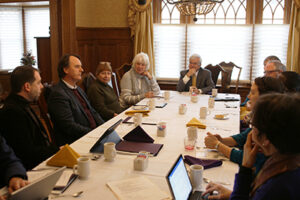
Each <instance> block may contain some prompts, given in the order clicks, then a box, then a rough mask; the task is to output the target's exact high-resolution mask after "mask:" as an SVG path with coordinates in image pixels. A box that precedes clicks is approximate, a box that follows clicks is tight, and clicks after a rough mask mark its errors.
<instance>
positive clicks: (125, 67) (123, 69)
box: [116, 63, 131, 82]
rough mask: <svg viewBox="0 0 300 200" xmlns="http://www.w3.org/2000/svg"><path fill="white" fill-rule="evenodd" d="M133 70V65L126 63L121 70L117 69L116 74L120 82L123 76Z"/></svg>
mask: <svg viewBox="0 0 300 200" xmlns="http://www.w3.org/2000/svg"><path fill="white" fill-rule="evenodd" d="M130 69H131V64H128V63H125V64H123V65H122V66H121V67H120V68H117V69H116V74H117V78H118V80H119V82H120V81H121V79H122V77H123V75H124V74H125V73H126V72H128V71H129V70H130Z"/></svg>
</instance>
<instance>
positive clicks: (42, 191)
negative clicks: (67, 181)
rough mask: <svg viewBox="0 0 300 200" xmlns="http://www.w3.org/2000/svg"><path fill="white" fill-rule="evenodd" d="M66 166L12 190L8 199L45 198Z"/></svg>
mask: <svg viewBox="0 0 300 200" xmlns="http://www.w3.org/2000/svg"><path fill="white" fill-rule="evenodd" d="M65 169H66V167H61V168H59V169H57V170H55V171H53V172H51V173H49V174H47V175H46V176H43V177H41V178H39V179H37V180H36V181H34V182H32V183H30V184H28V185H26V186H25V187H23V188H21V189H19V190H17V191H15V192H13V193H12V194H11V195H10V196H9V198H8V199H9V200H43V199H47V198H48V195H49V194H50V192H51V190H52V189H53V188H54V186H55V184H56V182H57V181H58V179H59V177H60V176H61V175H62V173H63V171H64V170H65Z"/></svg>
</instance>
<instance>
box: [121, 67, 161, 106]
mask: <svg viewBox="0 0 300 200" xmlns="http://www.w3.org/2000/svg"><path fill="white" fill-rule="evenodd" d="M150 91H152V92H153V93H154V95H158V94H159V93H160V88H159V85H158V84H157V82H156V80H155V79H154V77H153V78H152V79H151V80H149V79H148V77H146V76H143V75H140V74H138V73H136V72H135V70H134V68H131V69H130V70H129V71H128V72H126V73H125V74H124V76H123V77H122V80H121V95H120V104H121V106H122V107H123V108H127V107H129V106H132V105H134V104H136V103H138V102H139V101H141V100H142V99H144V98H145V93H147V92H150Z"/></svg>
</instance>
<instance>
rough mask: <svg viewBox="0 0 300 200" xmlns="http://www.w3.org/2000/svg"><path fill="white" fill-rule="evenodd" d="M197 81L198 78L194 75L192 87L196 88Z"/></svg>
mask: <svg viewBox="0 0 300 200" xmlns="http://www.w3.org/2000/svg"><path fill="white" fill-rule="evenodd" d="M196 81H197V77H196V75H195V74H194V75H193V76H192V86H194V87H196Z"/></svg>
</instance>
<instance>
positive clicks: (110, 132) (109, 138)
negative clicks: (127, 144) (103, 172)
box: [90, 119, 122, 153]
mask: <svg viewBox="0 0 300 200" xmlns="http://www.w3.org/2000/svg"><path fill="white" fill-rule="evenodd" d="M121 122H122V119H120V120H119V121H117V122H116V123H115V124H113V125H112V126H111V127H109V128H108V129H107V130H106V131H105V132H104V134H103V135H102V136H101V137H100V138H99V139H98V141H97V142H96V143H95V144H94V145H93V146H92V148H91V149H90V152H92V153H103V151H104V143H106V142H113V143H115V144H118V143H119V142H120V141H121V138H120V136H119V135H118V133H117V132H116V131H115V129H116V128H117V127H118V126H119V124H120V123H121Z"/></svg>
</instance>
